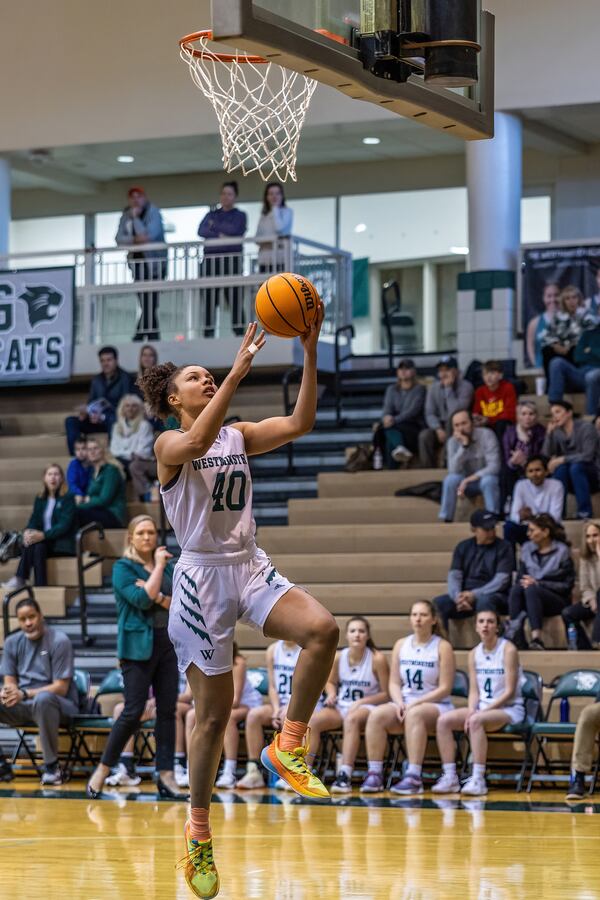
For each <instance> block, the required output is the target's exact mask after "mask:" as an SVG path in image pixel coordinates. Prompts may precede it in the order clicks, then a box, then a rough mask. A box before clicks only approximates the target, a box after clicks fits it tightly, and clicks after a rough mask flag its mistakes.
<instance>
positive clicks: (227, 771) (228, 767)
mask: <svg viewBox="0 0 600 900" xmlns="http://www.w3.org/2000/svg"><path fill="white" fill-rule="evenodd" d="M236 768H237V759H226V760H225V765H224V766H223V774H224V775H235V770H236Z"/></svg>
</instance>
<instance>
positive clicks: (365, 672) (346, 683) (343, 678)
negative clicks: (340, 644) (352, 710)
mask: <svg viewBox="0 0 600 900" xmlns="http://www.w3.org/2000/svg"><path fill="white" fill-rule="evenodd" d="M349 654H350V649H349V648H348V647H346V648H345V649H344V650H342V652H341V653H340V659H339V663H338V695H337V705H338V709H340V710H345V709H348V707H349V706H351V705H352V704H353V703H354V701H355V700H362V698H363V697H371V696H373V694H378V693H379V691H380V690H381V687H380V685H379V680H378V678H377V676H376V675H375V673H374V671H373V656H374V654H373V651H372V650H371V649H370V648H369V647H365V652H364V653H363V657H362V659H361V661H360V662H359V663H358V665H356V666H351V665H350V662H349V660H348V657H349Z"/></svg>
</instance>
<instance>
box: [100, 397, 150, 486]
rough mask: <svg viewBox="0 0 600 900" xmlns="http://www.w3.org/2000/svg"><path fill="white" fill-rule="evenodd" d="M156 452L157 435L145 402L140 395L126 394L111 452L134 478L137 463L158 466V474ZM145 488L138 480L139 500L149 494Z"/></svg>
mask: <svg viewBox="0 0 600 900" xmlns="http://www.w3.org/2000/svg"><path fill="white" fill-rule="evenodd" d="M153 448H154V431H153V430H152V425H151V424H150V422H149V421H148V419H147V418H146V410H145V408H144V403H143V401H142V400H141V399H140V398H139V397H138V396H137V395H136V394H125V396H124V397H122V398H121V400H120V401H119V405H118V407H117V420H116V422H115V424H114V426H113V430H112V436H111V439H110V452H111V453H112V455H113V456H114V457H115V458H116V459H118V460H119V462H120V463H121V464H122V465H123V468H124V469H125V472H126V474H127V475H128V476H129V477H131V478H133V473H132V472H131V465H132V463H133V462H134V461H135V460H141V461H143V462H154V472H155V473H156V461H155V460H154V449H153ZM155 477H156V474H155ZM145 484H146V480H145V479H144V480H142V482H141V485H140V482H139V481H138V480H137V479H136V481H135V482H134V490H135V493H136V495H137V496H139V495H140V494H144V493H145V490H144V487H145ZM140 487H141V488H142V489H141V490H140Z"/></svg>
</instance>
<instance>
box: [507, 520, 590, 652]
mask: <svg viewBox="0 0 600 900" xmlns="http://www.w3.org/2000/svg"><path fill="white" fill-rule="evenodd" d="M527 534H528V537H529V540H528V541H527V542H526V543H525V544H523V547H522V549H521V558H520V561H519V568H518V571H517V580H516V583H515V584H514V585H513V587H512V590H511V592H510V596H509V598H508V607H509V614H510V622H508V623H507V625H506V627H505V630H504V636H505V637H506V638H507V639H508V640H510V641H513V643H515V644H516V646H517V647H518V648H519V649H521V650H524V649H526V648H527V644H526V642H525V620H526V619H529V624H530V626H531V642H530V644H529V649H530V650H545V649H546V648H545V646H544V643H543V641H542V626H543V624H544V617H547V616H559V615H561V613H562V611H563V609H564V608H565V606H566V605H567V604H568V602H569V600H570V598H571V593H572V591H573V585H574V584H575V567H574V565H573V560H572V559H571V553H570V551H569V547H568V546H567V543H566V535H565V531H564V529H563V527H562V525H559V524H558V522H555V521H554V519H553V518H552V516H549V515H548V513H540V515H538V516H534V517H533V518H532V519H530V520H529V525H528V526H527Z"/></svg>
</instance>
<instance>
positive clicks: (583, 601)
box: [561, 521, 600, 650]
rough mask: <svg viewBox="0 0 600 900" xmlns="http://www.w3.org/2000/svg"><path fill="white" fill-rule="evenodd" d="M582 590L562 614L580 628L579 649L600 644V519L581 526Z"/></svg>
mask: <svg viewBox="0 0 600 900" xmlns="http://www.w3.org/2000/svg"><path fill="white" fill-rule="evenodd" d="M579 591H580V595H581V596H580V599H579V600H578V602H577V603H573V604H572V605H571V606H567V607H565V609H563V611H562V613H561V615H562V617H563V621H564V623H565V628H566V629H567V634H568V629H569V626H570V625H574V626H575V628H576V629H577V649H578V650H592V649H597V648H598V646H600V615H598V601H599V600H600V522H594V521H589V522H584V523H583V526H582V530H581V550H580V553H579ZM592 619H593V620H594V624H593V626H592V640H591V641H590V639H589V637H588V634H587V631H586V630H585V628H584V627H583V623H584V622H591V621H592Z"/></svg>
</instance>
